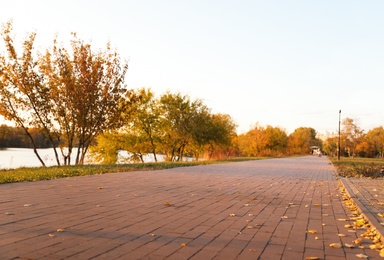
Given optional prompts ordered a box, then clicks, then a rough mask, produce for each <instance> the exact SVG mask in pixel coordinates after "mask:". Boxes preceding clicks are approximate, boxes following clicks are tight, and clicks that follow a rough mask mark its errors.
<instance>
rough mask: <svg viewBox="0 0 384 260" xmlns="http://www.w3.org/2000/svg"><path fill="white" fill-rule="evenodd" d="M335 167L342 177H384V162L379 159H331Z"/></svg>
mask: <svg viewBox="0 0 384 260" xmlns="http://www.w3.org/2000/svg"><path fill="white" fill-rule="evenodd" d="M329 159H330V160H331V162H332V163H333V165H335V167H336V168H337V171H338V173H339V175H340V176H343V177H370V178H379V177H383V176H384V175H383V173H382V171H383V169H384V160H383V159H377V158H351V157H341V158H340V161H338V160H337V158H336V157H333V158H331V157H329Z"/></svg>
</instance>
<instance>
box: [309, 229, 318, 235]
mask: <svg viewBox="0 0 384 260" xmlns="http://www.w3.org/2000/svg"><path fill="white" fill-rule="evenodd" d="M308 233H309V234H316V233H317V230H316V229H310V230H308Z"/></svg>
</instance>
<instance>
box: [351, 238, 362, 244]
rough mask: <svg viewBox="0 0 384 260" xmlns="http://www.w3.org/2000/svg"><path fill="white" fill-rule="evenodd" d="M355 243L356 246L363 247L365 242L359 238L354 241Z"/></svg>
mask: <svg viewBox="0 0 384 260" xmlns="http://www.w3.org/2000/svg"><path fill="white" fill-rule="evenodd" d="M353 243H355V244H356V245H361V244H362V243H363V240H362V239H361V238H358V239H356V240H354V241H353Z"/></svg>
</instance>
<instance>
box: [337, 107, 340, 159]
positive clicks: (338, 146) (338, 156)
mask: <svg viewBox="0 0 384 260" xmlns="http://www.w3.org/2000/svg"><path fill="white" fill-rule="evenodd" d="M340 118H341V110H339V142H338V144H337V160H338V161H340Z"/></svg>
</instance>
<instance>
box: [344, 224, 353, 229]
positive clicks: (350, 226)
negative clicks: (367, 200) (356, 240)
mask: <svg viewBox="0 0 384 260" xmlns="http://www.w3.org/2000/svg"><path fill="white" fill-rule="evenodd" d="M344 227H345V228H353V225H351V224H347V225H344Z"/></svg>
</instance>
